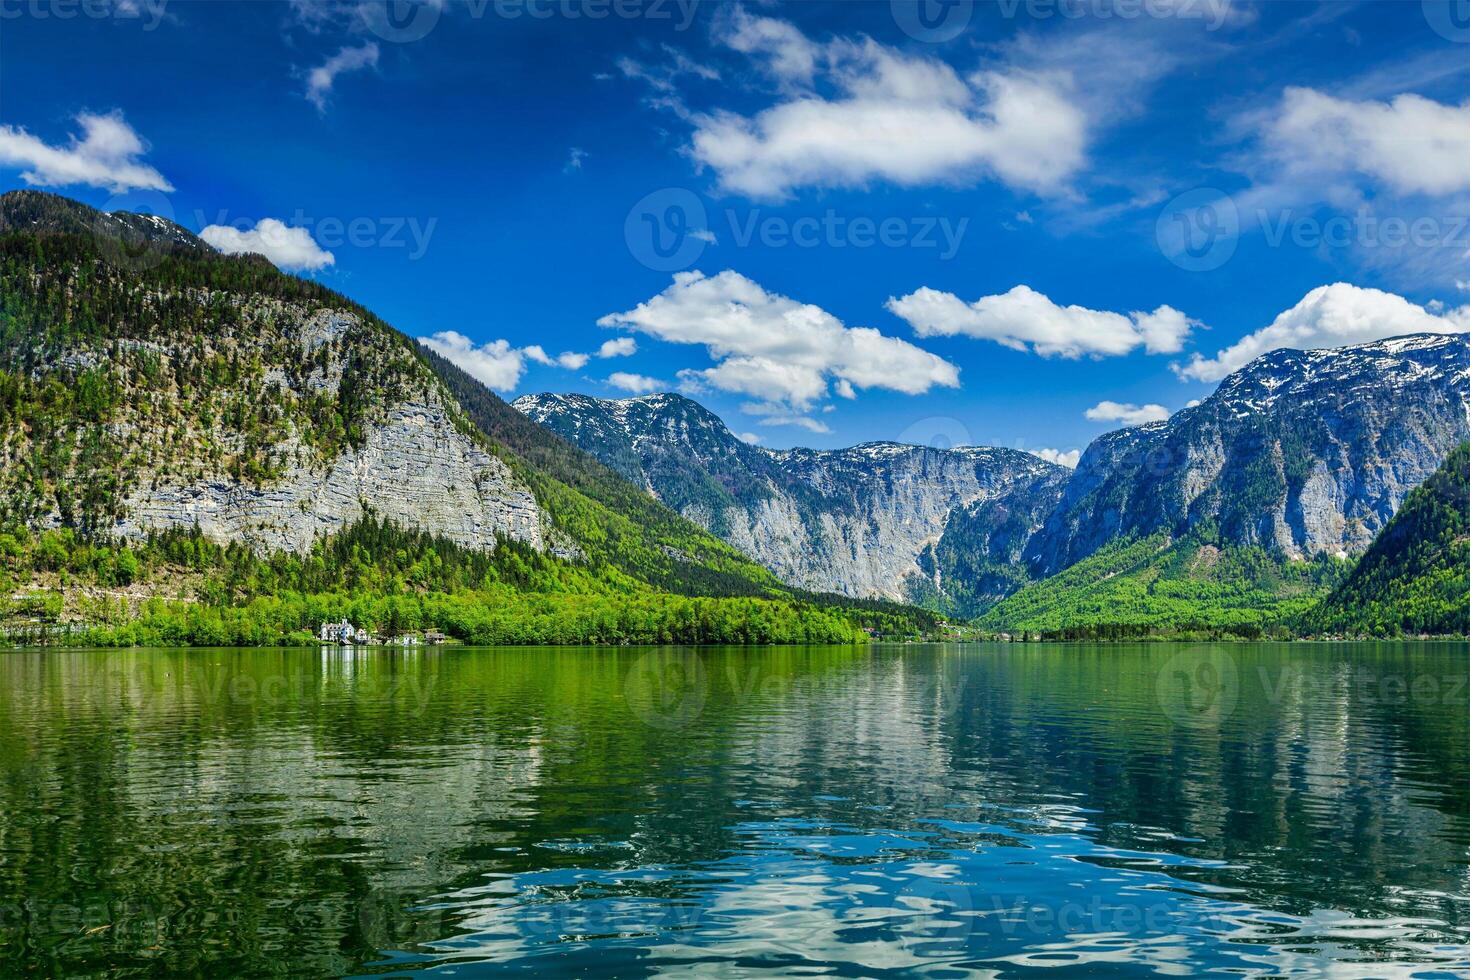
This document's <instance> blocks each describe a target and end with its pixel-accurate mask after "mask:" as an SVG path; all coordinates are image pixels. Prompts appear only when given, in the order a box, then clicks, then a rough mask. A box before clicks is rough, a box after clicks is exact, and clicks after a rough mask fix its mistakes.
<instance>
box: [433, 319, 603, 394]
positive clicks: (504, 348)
mask: <svg viewBox="0 0 1470 980" xmlns="http://www.w3.org/2000/svg"><path fill="white" fill-rule="evenodd" d="M419 343H421V344H423V345H424V346H425V347H427V348H429V349H430V350H432V351H434V352H435V353H436V354H439V355H441V356H442V357H446V358H448V359H449V360H451V361H453V362H454V363H455V364H457V365H458V366H459V367H460V368H461V369H463V370H464V371H465V372H466V373H468V374H469V375H470V376H471V377H473V378H475V379H476V380H478V381H479V382H480V383H481V384H483V385H485V387H487V388H493V389H495V390H496V391H514V390H515V388H516V386H517V385H519V384H520V383H521V377H522V376H523V375H524V374H525V373H526V362H527V361H532V362H534V363H536V364H543V365H545V366H547V367H560V368H566V369H567V370H570V371H578V370H581V369H582V368H583V367H585V366H586V364H587V361H588V360H589V359H590V358H589V355H587V354H576V353H572V352H567V353H565V354H559V355H557V356H556V357H552V356H550V355H549V354H547V353H546V351H545V350H544V349H542V348H541V347H540V346H539V345H537V344H532V345H530V346H529V347H512V346H511V344H510V341H508V340H492V341H490V342H489V343H485V344H478V345H477V344H476V343H475V342H474V341H473V340H471V339H470V338H468V337H466V336H465V335H464V334H462V333H458V332H456V331H454V330H442V331H440V332H439V333H436V334H432V335H431V336H428V337H420V338H419Z"/></svg>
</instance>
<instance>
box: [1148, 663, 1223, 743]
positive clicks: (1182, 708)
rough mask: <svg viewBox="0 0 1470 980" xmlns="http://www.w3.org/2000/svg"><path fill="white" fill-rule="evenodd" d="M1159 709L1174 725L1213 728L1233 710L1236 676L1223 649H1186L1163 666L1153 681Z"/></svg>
mask: <svg viewBox="0 0 1470 980" xmlns="http://www.w3.org/2000/svg"><path fill="white" fill-rule="evenodd" d="M1155 684H1156V691H1157V693H1158V698H1159V706H1160V707H1161V708H1163V709H1164V714H1165V715H1166V716H1167V717H1168V718H1169V720H1170V721H1172V722H1174V724H1176V725H1182V726H1184V727H1186V728H1215V727H1217V726H1218V725H1219V724H1220V723H1221V722H1223V721H1224V720H1225V719H1227V718H1229V717H1230V715H1231V714H1232V713H1233V712H1234V711H1235V704H1236V701H1237V700H1239V697H1240V673H1239V671H1238V670H1237V669H1236V666H1235V658H1234V657H1232V656H1230V654H1228V653H1226V652H1225V651H1224V650H1220V649H1211V650H1186V651H1185V652H1183V653H1180V654H1176V655H1175V656H1173V657H1171V658H1170V659H1169V662H1168V663H1166V664H1164V667H1163V669H1162V670H1160V671H1159V676H1158V678H1157V679H1156V681H1155Z"/></svg>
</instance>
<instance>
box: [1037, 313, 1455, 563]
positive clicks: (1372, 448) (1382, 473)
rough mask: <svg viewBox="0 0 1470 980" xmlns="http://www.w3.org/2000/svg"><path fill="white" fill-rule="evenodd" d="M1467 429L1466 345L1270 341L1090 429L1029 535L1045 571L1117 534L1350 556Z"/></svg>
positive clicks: (1445, 339) (1424, 339)
mask: <svg viewBox="0 0 1470 980" xmlns="http://www.w3.org/2000/svg"><path fill="white" fill-rule="evenodd" d="M1467 438H1470V342H1467V340H1466V339H1465V338H1463V337H1461V336H1442V335H1423V336H1412V337H1401V338H1396V339H1392V340H1385V341H1380V342H1377V343H1372V344H1365V345H1362V346H1358V347H1345V348H1338V349H1333V350H1315V351H1297V350H1279V351H1274V352H1272V353H1270V354H1266V355H1264V356H1262V357H1260V358H1258V359H1257V360H1256V361H1254V362H1252V363H1251V364H1249V365H1247V366H1246V367H1245V368H1242V369H1241V370H1240V371H1238V372H1236V373H1235V374H1232V375H1231V376H1230V377H1228V378H1226V379H1225V381H1224V382H1222V383H1221V385H1220V387H1219V389H1218V390H1217V391H1216V392H1215V394H1213V395H1211V396H1210V397H1209V398H1207V399H1205V400H1204V401H1203V402H1202V403H1201V404H1199V405H1197V406H1195V407H1193V408H1187V409H1184V410H1183V411H1181V412H1179V413H1178V414H1176V415H1174V416H1173V417H1172V418H1170V419H1168V420H1167V421H1164V422H1155V423H1152V424H1150V425H1146V426H1141V427H1138V428H1133V429H1124V430H1122V431H1119V432H1113V433H1110V434H1108V435H1105V436H1103V437H1102V438H1100V439H1098V440H1097V441H1096V442H1094V443H1093V444H1092V446H1090V447H1089V448H1088V450H1087V452H1086V453H1085V454H1084V455H1083V457H1082V460H1081V463H1080V464H1079V465H1078V467H1077V471H1076V474H1075V475H1074V476H1073V477H1072V479H1071V481H1070V482H1069V483H1068V485H1067V488H1066V491H1065V493H1064V495H1063V498H1062V502H1061V504H1060V506H1059V507H1058V508H1057V509H1056V510H1055V512H1054V513H1053V514H1052V515H1051V517H1050V518H1049V519H1048V520H1047V523H1046V527H1045V529H1044V530H1043V531H1042V532H1041V533H1040V534H1038V535H1036V536H1035V537H1034V538H1033V539H1032V540H1031V541H1030V542H1029V543H1028V546H1027V550H1026V560H1027V562H1028V563H1029V564H1030V565H1032V566H1033V567H1034V568H1035V569H1036V570H1037V571H1039V572H1041V573H1043V574H1051V573H1054V572H1057V571H1060V570H1061V569H1063V568H1066V567H1067V566H1069V565H1071V564H1073V563H1074V562H1076V561H1078V560H1080V559H1082V558H1085V557H1087V556H1088V555H1090V554H1092V553H1093V552H1095V551H1096V550H1097V549H1098V548H1100V547H1101V546H1102V545H1104V544H1106V543H1107V542H1108V541H1110V540H1113V539H1114V538H1117V537H1120V536H1133V535H1145V534H1150V533H1153V532H1155V531H1166V532H1168V533H1170V534H1173V535H1175V536H1180V535H1183V534H1186V533H1197V534H1199V535H1201V536H1202V537H1203V538H1204V539H1206V540H1214V541H1218V542H1220V543H1227V544H1243V545H1260V546H1263V547H1267V548H1270V549H1273V550H1277V551H1279V552H1281V553H1284V554H1286V555H1287V556H1290V557H1301V558H1309V557H1312V556H1314V555H1317V554H1321V553H1323V552H1327V553H1331V554H1336V553H1338V552H1346V553H1349V554H1351V553H1357V552H1360V551H1362V550H1363V549H1364V548H1366V547H1367V546H1368V544H1369V543H1370V542H1371V541H1372V540H1373V537H1374V535H1375V534H1377V533H1378V532H1379V531H1380V530H1381V529H1382V528H1383V527H1384V525H1385V524H1386V523H1387V522H1388V520H1389V518H1391V517H1392V516H1393V514H1394V512H1395V511H1396V510H1397V509H1398V507H1399V505H1400V503H1402V501H1403V500H1404V497H1405V496H1406V495H1407V494H1408V492H1409V491H1410V490H1412V489H1413V488H1414V487H1416V486H1418V485H1419V484H1420V483H1422V482H1423V481H1424V480H1425V479H1426V478H1427V477H1428V476H1429V475H1430V474H1431V473H1433V472H1434V471H1435V469H1436V468H1437V467H1438V466H1439V465H1440V463H1441V462H1442V461H1443V460H1444V459H1445V457H1446V456H1447V455H1448V453H1449V452H1450V451H1451V450H1452V449H1453V448H1454V447H1455V446H1456V445H1458V444H1459V443H1460V442H1462V441H1464V440H1465V439H1467Z"/></svg>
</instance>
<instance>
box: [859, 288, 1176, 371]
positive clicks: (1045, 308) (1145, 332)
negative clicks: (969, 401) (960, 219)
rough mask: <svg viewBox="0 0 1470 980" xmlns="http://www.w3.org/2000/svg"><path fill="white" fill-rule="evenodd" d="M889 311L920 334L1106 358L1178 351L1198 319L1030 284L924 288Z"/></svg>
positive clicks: (1170, 309)
mask: <svg viewBox="0 0 1470 980" xmlns="http://www.w3.org/2000/svg"><path fill="white" fill-rule="evenodd" d="M885 305H886V306H887V309H888V310H889V311H890V312H892V313H893V314H895V315H896V316H898V317H900V318H901V319H903V320H905V321H907V322H908V324H909V326H911V327H913V328H914V332H915V333H917V334H918V335H919V336H920V337H935V336H942V337H953V336H966V337H974V338H976V339H979V340H993V341H995V342H996V343H998V344H1001V345H1003V346H1005V347H1010V348H1013V349H1015V350H1027V349H1030V350H1033V351H1035V352H1036V353H1037V354H1040V355H1042V356H1043V357H1051V356H1060V357H1082V356H1085V355H1087V356H1093V357H1103V356H1112V355H1118V354H1126V353H1128V352H1129V351H1131V350H1133V349H1135V348H1137V347H1143V348H1144V349H1145V350H1147V351H1148V352H1149V353H1150V354H1172V353H1177V352H1178V351H1179V350H1180V349H1181V348H1182V347H1183V345H1184V340H1185V338H1186V337H1188V336H1189V332H1190V331H1191V330H1192V329H1193V328H1194V327H1196V326H1198V323H1197V322H1196V321H1194V320H1191V319H1190V318H1189V317H1187V316H1185V315H1184V314H1183V313H1180V312H1179V311H1178V310H1176V309H1174V308H1173V307H1170V306H1160V307H1159V308H1158V309H1156V310H1154V311H1153V312H1152V313H1141V312H1134V313H1130V314H1128V315H1127V316H1124V315H1123V314H1121V313H1111V312H1107V311H1102V310H1089V309H1087V308H1086V307H1082V306H1058V305H1057V304H1056V303H1054V302H1052V301H1051V300H1050V299H1049V298H1048V297H1047V296H1045V295H1044V294H1042V293H1039V292H1037V291H1036V290H1034V289H1032V288H1031V287H1029V286H1016V287H1015V288H1013V289H1012V290H1011V291H1010V292H1008V293H1000V294H998V295H995V296H984V297H981V298H980V299H978V300H976V301H975V302H973V303H966V302H965V301H964V300H962V299H960V298H959V297H958V296H956V295H954V294H953V293H945V292H940V291H939V290H936V289H930V288H929V287H927V286H925V287H922V288H920V289H917V290H915V291H914V292H912V293H910V294H909V295H907V296H904V297H902V298H892V297H890V298H889V300H888V302H887V304H885Z"/></svg>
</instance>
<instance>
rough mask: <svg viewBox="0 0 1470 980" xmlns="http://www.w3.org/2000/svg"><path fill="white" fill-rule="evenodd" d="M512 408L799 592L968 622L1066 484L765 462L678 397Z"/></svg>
mask: <svg viewBox="0 0 1470 980" xmlns="http://www.w3.org/2000/svg"><path fill="white" fill-rule="evenodd" d="M512 405H513V406H514V407H515V408H518V409H520V410H521V411H522V412H524V413H525V414H526V415H527V417H529V418H531V419H533V420H535V421H536V422H539V423H540V424H542V425H544V426H546V427H547V428H549V429H551V430H552V431H553V432H555V433H557V434H558V435H560V436H561V437H562V438H564V439H566V440H568V441H569V442H572V443H573V444H575V445H577V446H580V447H581V448H582V449H584V450H586V451H587V452H590V453H592V454H593V455H595V456H597V458H598V459H600V460H601V461H602V462H604V463H605V464H607V465H608V466H609V467H611V468H612V469H614V470H616V471H617V472H618V473H620V474H622V475H623V476H624V477H625V478H627V479H628V480H630V481H632V482H633V483H635V484H637V485H639V486H642V487H645V488H647V489H648V490H649V492H651V493H652V494H654V495H656V496H657V497H658V499H659V500H661V501H663V502H664V503H665V504H667V505H668V506H669V507H671V508H673V509H674V510H676V511H678V512H679V513H680V514H682V515H683V516H685V517H686V518H688V519H690V520H691V521H693V522H695V523H696V524H699V525H700V526H701V527H706V528H709V529H710V530H711V531H713V532H714V533H715V534H717V535H719V536H720V537H722V538H723V539H725V540H726V541H728V542H730V543H731V544H733V545H734V546H735V547H737V548H739V549H740V550H741V551H742V552H744V553H745V554H747V555H749V556H751V557H752V558H754V559H755V560H757V561H759V562H760V563H761V564H763V565H765V566H766V567H767V568H770V569H771V570H772V571H774V572H775V573H776V574H777V575H778V576H780V577H781V578H782V579H783V580H784V581H786V582H788V583H790V584H792V585H796V586H799V587H801V588H805V589H812V590H818V591H830V592H838V593H841V594H845V595H851V596H884V597H888V598H893V599H907V600H919V601H925V602H928V603H930V604H932V605H936V606H938V607H940V608H944V609H952V610H955V611H957V612H960V613H965V614H968V613H970V612H971V611H973V610H975V609H978V608H980V607H981V606H983V605H985V604H988V603H989V602H993V601H994V600H995V599H996V598H999V597H1000V596H1002V595H1005V594H1007V593H1008V592H1010V591H1011V590H1012V589H1013V588H1014V585H1013V580H1014V577H1015V571H1014V569H1015V567H1016V563H1017V561H1018V560H1019V559H1020V557H1021V552H1022V550H1023V549H1024V548H1025V546H1026V544H1027V542H1028V541H1029V539H1030V537H1031V535H1032V534H1033V533H1034V532H1035V531H1036V530H1037V529H1038V528H1040V526H1041V519H1042V518H1043V517H1045V516H1046V515H1047V514H1048V513H1049V512H1050V511H1051V509H1052V508H1053V507H1054V506H1055V504H1056V503H1057V502H1058V501H1059V499H1060V495H1061V492H1062V488H1063V486H1064V484H1065V482H1066V478H1067V471H1066V470H1065V469H1063V468H1062V467H1059V466H1056V465H1055V464H1052V463H1049V462H1047V461H1045V460H1043V459H1040V458H1039V457H1036V456H1033V455H1031V454H1029V453H1023V452H1018V451H1016V450H1012V449H993V448H965V449H931V448H927V447H922V446H905V445H899V444H897V443H891V442H875V443H867V444H865V445H861V446H856V447H853V448H852V449H844V450H838V451H833V452H819V451H815V450H810V449H793V450H788V451H784V452H776V451H772V450H769V449H762V448H759V447H757V446H751V445H748V444H747V443H745V442H743V441H741V440H740V439H739V438H738V437H736V436H735V434H734V433H732V432H731V431H730V430H729V428H728V427H726V425H725V423H724V422H722V421H720V419H719V418H718V417H716V416H715V415H714V414H713V413H711V412H710V411H708V410H707V409H705V408H704V407H703V406H701V405H699V404H697V403H696V402H694V401H691V400H690V399H688V398H685V397H683V396H680V395H672V394H661V395H649V396H646V397H642V398H629V399H622V400H617V401H608V400H601V399H596V398H589V397H587V396H584V395H549V394H547V395H528V396H526V397H524V398H519V399H517V400H516V401H515V402H513V403H512Z"/></svg>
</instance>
